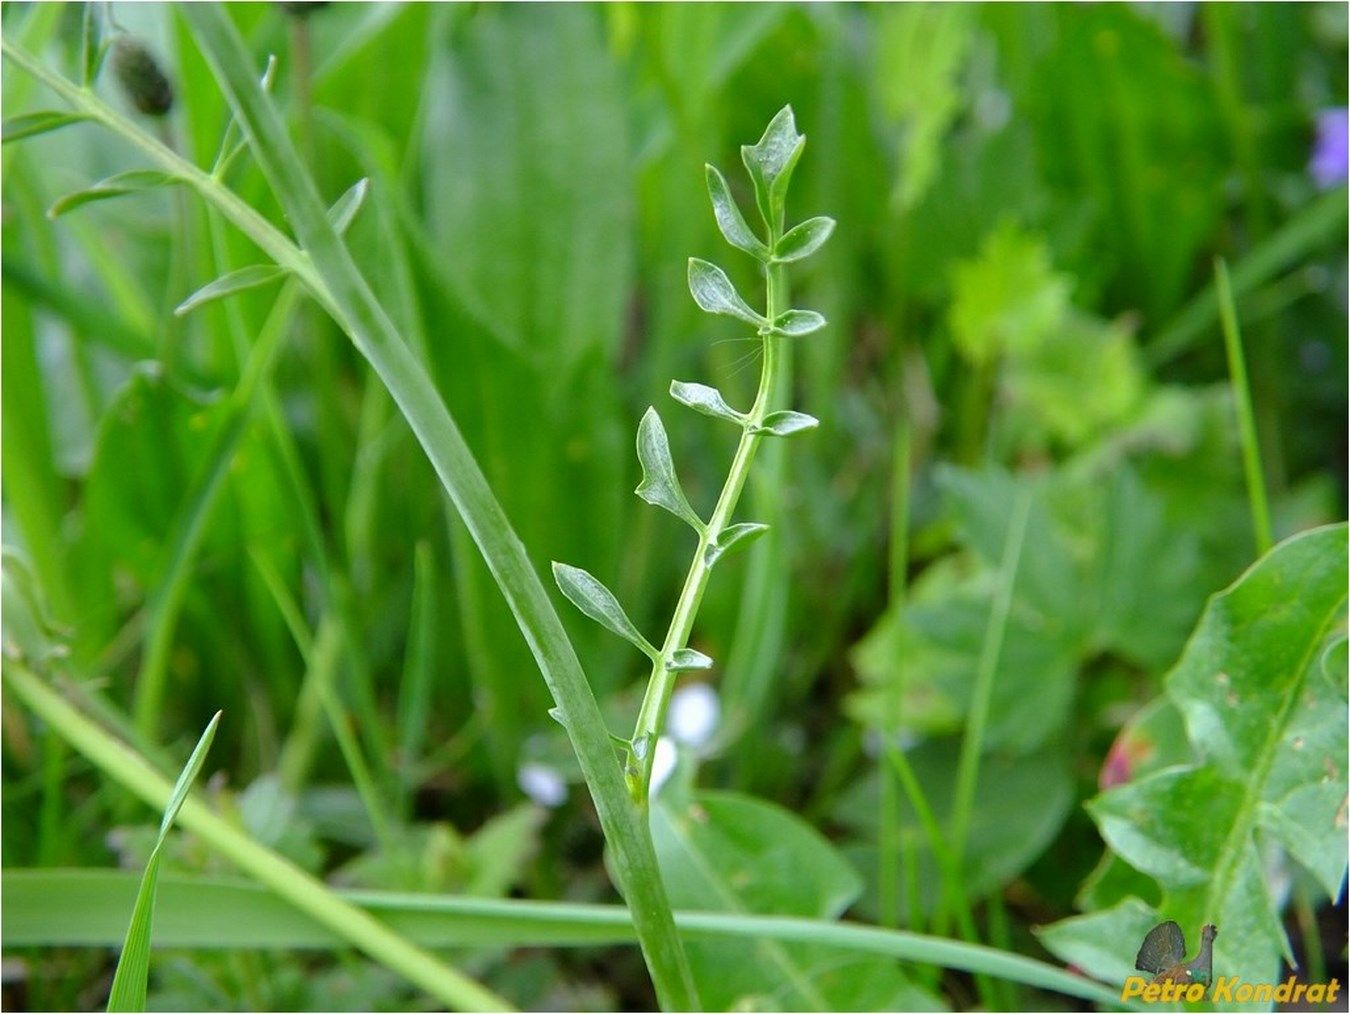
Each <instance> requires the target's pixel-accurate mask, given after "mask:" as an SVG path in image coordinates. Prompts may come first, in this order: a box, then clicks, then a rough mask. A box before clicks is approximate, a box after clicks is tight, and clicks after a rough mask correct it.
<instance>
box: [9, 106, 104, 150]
mask: <svg viewBox="0 0 1350 1014" xmlns="http://www.w3.org/2000/svg"><path fill="white" fill-rule="evenodd" d="M87 119H89V117H88V116H86V115H84V114H83V113H62V112H58V111H57V110H55V109H44V110H43V111H42V112H38V113H25V114H24V115H23V116H13V117H10V118H9V119H8V120H6V121H5V122H4V125H3V127H0V137H3V143H4V144H9V142H10V141H22V140H23V139H24V138H25V137H37V136H38V135H39V134H46V133H49V132H51V131H53V130H60V129H61V128H62V127H68V126H70V125H71V124H72V123H83V122H84V121H85V120H87Z"/></svg>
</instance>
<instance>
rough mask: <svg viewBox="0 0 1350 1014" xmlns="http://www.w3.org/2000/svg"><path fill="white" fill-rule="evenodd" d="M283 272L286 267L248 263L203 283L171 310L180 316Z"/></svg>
mask: <svg viewBox="0 0 1350 1014" xmlns="http://www.w3.org/2000/svg"><path fill="white" fill-rule="evenodd" d="M284 274H286V269H285V268H281V267H278V266H277V265H275V264H250V265H248V266H247V267H243V268H239V269H237V270H235V271H231V272H230V273H229V274H227V275H221V276H220V277H219V278H217V279H216V280H215V281H214V282H208V283H207V284H206V285H203V286H202V287H201V288H200V289H198V290H197V291H196V292H194V293H193V294H192V295H190V296H188V298H187V299H185V300H183V301H182V302H181V303H179V304H178V305H177V306H176V307H174V311H173V312H174V314H175V316H178V317H182V316H184V315H185V314H189V313H191V312H192V311H193V310H195V309H197V307H199V306H204V305H206V304H207V303H213V302H215V301H216V300H217V299H224V298H225V297H226V296H233V295H234V294H235V293H238V292H246V291H248V290H249V289H256V288H258V286H260V285H266V284H267V283H268V282H274V281H276V280H277V279H278V278H280V277H281V276H282V275H284Z"/></svg>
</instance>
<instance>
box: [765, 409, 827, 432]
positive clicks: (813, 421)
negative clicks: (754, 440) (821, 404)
mask: <svg viewBox="0 0 1350 1014" xmlns="http://www.w3.org/2000/svg"><path fill="white" fill-rule="evenodd" d="M819 425H820V420H819V419H817V418H816V417H815V416H813V415H807V414H806V413H805V412H788V411H783V412H770V413H769V414H768V415H766V416H765V417H764V421H763V422H762V423H760V424H759V425H758V426H756V427H755V429H754V432H756V433H767V434H769V435H770V436H775V437H790V436H792V435H793V434H794V433H804V432H806V431H807V430H813V429H815V428H816V427H817V426H819Z"/></svg>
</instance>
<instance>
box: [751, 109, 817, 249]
mask: <svg viewBox="0 0 1350 1014" xmlns="http://www.w3.org/2000/svg"><path fill="white" fill-rule="evenodd" d="M805 145H806V138H805V137H803V136H802V135H801V134H799V133H797V123H796V121H795V120H794V119H793V116H792V107H791V106H784V107H783V108H782V109H780V110H779V111H778V113H777V115H776V116H774V118H773V119H772V120H770V121H769V125H768V127H766V128H765V130H764V136H763V137H761V138H760V139H759V141H758V142H757V143H755V144H752V145H742V146H741V161H743V162H744V163H745V168H746V171H747V172H748V173H749V174H750V179H751V180H752V181H753V182H754V184H755V202H756V203H757V204H758V205H759V212H760V214H761V215H762V216H764V222H765V224H766V225H768V226H769V227H770V228H774V227H775V223H776V222H777V221H778V220H779V219H780V218H781V217H782V210H783V198H784V197H785V196H786V194H787V186H788V182H789V180H791V178H792V170H793V169H794V168H795V167H796V165H797V160H798V159H799V158H801V155H802V148H803V147H805Z"/></svg>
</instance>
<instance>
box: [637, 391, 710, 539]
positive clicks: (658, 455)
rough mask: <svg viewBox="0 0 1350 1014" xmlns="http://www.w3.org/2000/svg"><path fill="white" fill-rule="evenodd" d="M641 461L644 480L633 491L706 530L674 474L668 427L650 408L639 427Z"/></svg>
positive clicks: (697, 527)
mask: <svg viewBox="0 0 1350 1014" xmlns="http://www.w3.org/2000/svg"><path fill="white" fill-rule="evenodd" d="M637 452H638V461H639V462H641V463H642V481H641V482H640V483H638V488H637V489H636V490H634V492H635V493H637V495H638V496H640V497H641V498H642V499H643V500H646V501H647V502H648V503H649V504H652V505H654V506H656V507H664V508H665V509H666V510H668V511H670V513H672V514H674V515H675V516H676V517H677V518H680V519H681V520H683V521H686V522H688V523H689V524H690V525H691V526H693V528H694V530H695V531H697V532H702V531H703V530H704V524H703V521H702V519H701V518H700V517H699V516H698V515H697V514H695V513H694V508H692V507H690V506H689V501H688V499H686V498H685V495H684V490H683V489H681V488H680V480H679V477H678V476H677V475H676V474H675V462H673V461H672V460H671V458H670V441H669V440H668V439H667V438H666V428H665V427H664V426H662V425H661V417H660V416H659V415H657V414H656V409H654V408H648V409H647V411H646V412H645V413H644V414H643V416H642V422H641V423H639V424H638V436H637Z"/></svg>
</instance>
